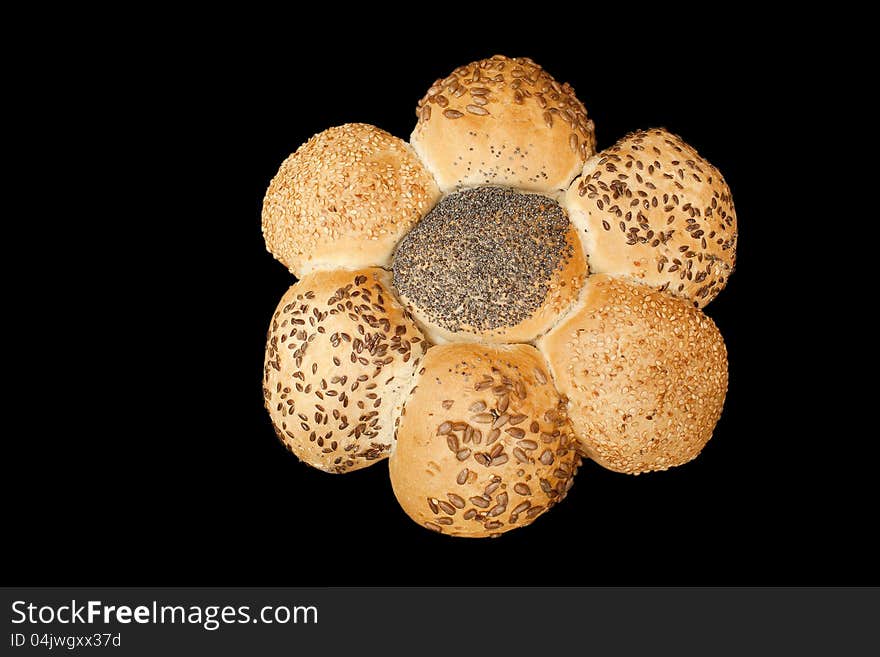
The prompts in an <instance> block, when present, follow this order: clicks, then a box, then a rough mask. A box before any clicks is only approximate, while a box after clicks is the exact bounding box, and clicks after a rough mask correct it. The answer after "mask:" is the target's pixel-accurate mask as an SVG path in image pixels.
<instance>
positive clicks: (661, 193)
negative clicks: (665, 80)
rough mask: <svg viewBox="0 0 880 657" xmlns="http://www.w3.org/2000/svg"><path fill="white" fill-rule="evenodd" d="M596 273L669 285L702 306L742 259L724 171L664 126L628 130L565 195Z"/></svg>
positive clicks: (666, 287) (592, 162)
mask: <svg viewBox="0 0 880 657" xmlns="http://www.w3.org/2000/svg"><path fill="white" fill-rule="evenodd" d="M564 205H565V206H566V208H567V210H568V212H569V216H570V217H571V221H572V223H574V224H575V225H576V226H578V229H579V232H580V237H581V243H582V244H583V246H584V250H585V252H586V255H587V261H588V263H589V266H590V271H592V272H593V273H596V274H615V275H618V276H624V277H626V278H629V279H631V280H635V281H638V282H640V283H645V284H647V285H650V286H652V287H656V288H659V289H664V290H669V291H670V292H671V293H672V294H674V295H676V296H679V297H682V298H684V299H690V300H691V301H692V302H693V304H694V305H695V306H697V307H699V308H702V307H703V306H705V305H706V304H707V303H709V302H710V301H711V300H712V299H714V298H715V297H716V296H717V295H718V293H719V292H721V290H722V289H723V288H724V286H725V285H726V284H727V279H728V278H729V277H730V274H731V273H732V272H733V267H734V264H735V262H736V213H735V211H734V209H733V200H732V199H731V196H730V188H729V187H728V186H727V183H726V182H725V181H724V178H723V177H722V176H721V172H719V171H718V169H716V168H715V167H713V166H712V165H711V164H709V162H707V161H706V160H705V159H703V158H702V157H700V155H699V153H697V151H695V150H694V149H693V148H692V147H690V146H688V145H687V144H686V143H685V142H683V141H682V140H681V138H680V137H677V136H676V135H673V134H671V133H669V132H667V131H666V130H662V129H654V130H642V131H639V132H634V133H632V134H630V135H627V136H626V137H624V138H623V139H621V140H620V141H618V142H617V143H616V144H614V146H612V147H611V148H609V149H607V150H604V151H602V152H601V153H599V154H598V155H596V156H594V157H593V158H592V159H590V160H589V161H588V162H587V163H586V165H584V170H583V175H582V176H581V177H580V178H578V179H577V180H575V182H574V183H573V184H572V185H571V187H570V188H569V190H568V192H567V193H566V195H565V200H564Z"/></svg>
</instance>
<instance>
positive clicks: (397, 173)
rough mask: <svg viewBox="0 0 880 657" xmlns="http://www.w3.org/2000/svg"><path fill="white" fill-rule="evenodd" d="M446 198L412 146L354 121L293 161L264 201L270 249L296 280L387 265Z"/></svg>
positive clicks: (314, 141)
mask: <svg viewBox="0 0 880 657" xmlns="http://www.w3.org/2000/svg"><path fill="white" fill-rule="evenodd" d="M438 198H439V191H438V190H437V185H436V184H435V183H434V179H433V178H432V177H431V174H430V173H428V172H427V170H426V169H425V168H424V166H423V165H422V163H421V162H420V161H419V159H418V157H416V155H415V154H414V153H413V152H412V150H411V149H410V147H409V145H408V144H406V143H405V142H403V141H401V140H400V139H398V138H397V137H394V136H392V135H390V134H388V133H387V132H385V131H384V130H380V129H379V128H377V127H375V126H371V125H366V124H363V123H348V124H346V125H342V126H339V127H336V128H330V129H329V130H325V131H324V132H321V133H319V134H317V135H315V136H314V137H312V138H311V139H309V140H308V141H307V142H306V143H305V144H303V145H302V146H300V147H299V148H298V149H297V151H296V152H295V153H294V154H293V155H291V156H290V157H288V158H287V159H286V160H285V161H284V163H283V164H282V165H281V168H280V169H279V170H278V173H277V175H276V176H275V177H274V178H273V179H272V182H271V183H270V184H269V189H268V190H267V191H266V197H265V199H264V200H263V237H264V238H265V240H266V246H267V248H268V250H269V251H270V252H271V253H272V255H274V256H275V257H276V258H277V259H278V260H280V261H281V262H282V263H283V264H284V265H285V266H286V267H287V268H288V269H289V270H290V271H291V272H292V273H293V274H294V275H295V276H298V277H301V276H304V275H306V274H308V273H309V272H312V271H315V270H319V269H333V268H336V267H342V268H348V269H356V268H359V267H371V266H387V265H388V264H389V262H390V260H391V253H392V251H393V250H394V247H395V245H396V244H397V241H398V240H399V239H400V238H401V237H402V236H403V235H404V234H406V232H407V231H408V230H409V229H410V228H411V227H412V226H413V225H414V224H415V222H416V221H418V220H419V218H420V217H422V216H423V215H424V214H425V213H426V212H427V211H428V210H430V209H431V208H432V207H433V205H434V203H436V201H437V199H438Z"/></svg>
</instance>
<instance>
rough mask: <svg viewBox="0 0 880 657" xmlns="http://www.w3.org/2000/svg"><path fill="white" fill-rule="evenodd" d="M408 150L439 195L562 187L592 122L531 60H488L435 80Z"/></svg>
mask: <svg viewBox="0 0 880 657" xmlns="http://www.w3.org/2000/svg"><path fill="white" fill-rule="evenodd" d="M416 115H417V116H418V123H417V124H416V127H415V130H413V133H412V136H411V137H410V143H412V145H413V147H414V148H415V149H416V152H418V154H419V155H420V156H421V158H422V160H423V161H424V162H425V164H426V165H427V167H428V169H430V170H431V172H432V173H433V174H434V176H435V178H436V179H437V183H438V184H439V185H440V189H441V190H442V191H444V192H446V191H451V190H454V189H457V188H461V187H467V186H474V185H488V184H496V185H504V186H508V187H516V188H519V189H525V190H534V191H541V192H551V191H555V190H562V189H565V188H567V187H568V185H569V183H570V182H571V180H572V178H574V177H575V176H576V175H577V174H578V173H579V171H580V168H581V166H582V165H583V163H584V161H585V160H586V159H587V158H588V157H590V156H591V155H592V154H593V151H594V149H595V137H594V134H593V122H592V121H591V120H590V119H589V118H587V111H586V109H585V108H584V105H583V103H581V101H580V100H578V99H577V97H576V96H575V93H574V90H573V89H572V88H571V86H569V85H568V84H567V83H566V84H560V83H558V82H557V81H556V80H554V79H553V77H552V76H550V74H548V73H547V72H546V71H544V70H543V69H542V68H541V67H540V66H538V65H537V64H536V63H535V62H533V61H532V60H531V59H528V58H525V57H514V58H508V57H504V56H502V55H495V56H494V57H491V58H490V59H483V60H480V61H477V62H473V63H471V64H467V65H466V66H461V67H459V68H457V69H455V70H454V71H453V72H452V73H451V74H449V75H448V76H447V77H446V78H443V79H440V80H437V81H436V82H435V83H434V84H433V85H432V86H431V88H430V89H428V93H427V94H426V95H425V97H424V98H422V100H421V101H420V102H419V104H418V108H417V109H416Z"/></svg>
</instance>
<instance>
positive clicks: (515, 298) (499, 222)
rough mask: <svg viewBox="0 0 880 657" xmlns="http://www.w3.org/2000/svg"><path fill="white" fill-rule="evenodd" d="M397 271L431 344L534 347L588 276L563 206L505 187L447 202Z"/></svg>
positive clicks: (401, 250) (402, 248)
mask: <svg viewBox="0 0 880 657" xmlns="http://www.w3.org/2000/svg"><path fill="white" fill-rule="evenodd" d="M393 269H394V285H395V287H396V289H397V292H398V294H399V295H400V299H401V301H402V302H403V303H404V305H405V306H406V307H407V309H408V310H409V311H410V312H411V313H412V315H413V317H415V319H416V321H418V323H419V326H420V327H421V329H422V331H423V332H424V333H425V335H427V336H428V338H429V339H430V340H431V341H432V342H434V343H443V342H459V341H465V342H467V341H473V340H475V339H476V340H482V341H485V342H503V343H509V342H528V341H530V340H533V339H534V338H535V337H537V336H538V335H540V334H541V333H543V332H545V331H546V330H547V329H549V328H550V327H551V326H552V325H553V324H554V323H555V322H556V321H557V320H558V318H559V316H560V315H561V314H563V313H565V311H566V310H567V309H568V307H569V306H570V305H571V303H572V302H573V301H574V300H575V299H576V298H577V295H578V291H579V290H580V288H581V286H582V284H583V281H584V278H585V277H586V274H587V270H586V263H585V260H584V256H583V251H582V249H581V246H580V243H579V242H578V237H577V232H576V230H575V229H574V227H573V226H572V225H571V224H570V223H569V221H568V217H567V216H566V214H565V212H564V211H563V209H562V208H561V207H560V206H559V204H558V203H556V201H554V200H553V199H550V198H548V197H546V196H541V195H538V194H521V193H518V192H515V191H513V190H510V189H502V188H499V187H478V188H475V189H468V190H464V191H462V192H458V193H455V194H451V195H449V196H447V197H446V198H444V199H443V200H442V201H441V202H440V203H439V204H438V205H437V206H436V207H435V208H434V209H433V210H432V211H431V212H430V213H429V214H428V215H427V216H426V217H425V218H424V219H422V220H421V221H420V222H419V223H418V224H417V225H416V227H415V228H414V229H413V230H412V231H411V232H410V233H409V234H408V235H407V236H406V237H404V238H403V240H402V241H401V243H400V245H399V247H398V249H397V252H396V253H395V256H394V264H393Z"/></svg>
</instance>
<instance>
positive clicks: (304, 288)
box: [263, 268, 427, 473]
mask: <svg viewBox="0 0 880 657" xmlns="http://www.w3.org/2000/svg"><path fill="white" fill-rule="evenodd" d="M389 279H390V274H388V273H387V272H386V271H384V270H382V269H378V268H377V269H361V270H356V271H346V270H335V271H330V272H315V273H313V274H309V275H308V276H305V277H304V278H303V279H302V280H300V281H299V282H298V283H296V284H295V285H293V286H292V287H291V288H290V289H289V290H288V291H287V293H285V295H284V296H283V297H282V299H281V302H280V303H279V304H278V308H277V310H276V311H275V314H274V315H273V316H272V322H271V326H270V328H269V334H268V337H267V344H266V359H265V365H264V373H263V396H264V400H265V404H266V408H267V409H268V411H269V415H270V416H271V419H272V425H273V426H274V427H275V432H276V434H277V435H278V438H279V439H280V440H281V442H282V443H283V444H284V445H285V447H286V448H287V449H288V450H290V451H291V452H293V453H294V454H296V456H298V457H299V458H300V459H301V460H302V461H304V462H305V463H307V464H308V465H311V466H313V467H315V468H318V469H320V470H325V471H327V472H334V473H343V472H349V471H351V470H357V469H359V468H364V467H366V466H368V465H371V464H372V463H375V462H376V461H377V460H380V459H384V458H386V457H387V456H388V455H389V453H390V450H391V446H392V441H393V437H394V422H395V421H396V420H397V417H398V414H399V412H400V409H401V407H402V404H403V396H404V395H405V394H406V393H408V392H409V390H410V389H411V388H412V380H413V377H414V376H415V372H416V371H417V369H418V368H419V363H420V361H421V359H422V357H423V355H424V353H425V350H426V349H427V344H426V343H425V341H424V339H423V337H422V335H421V333H420V332H419V330H418V328H417V327H416V325H415V324H414V322H413V321H412V319H411V318H410V317H409V316H408V314H407V312H406V311H405V310H404V309H403V308H402V307H401V306H400V304H399V303H398V302H397V300H396V299H395V298H394V296H393V295H392V294H391V293H390V292H389V289H388V286H389V282H390V281H389Z"/></svg>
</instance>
